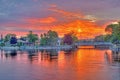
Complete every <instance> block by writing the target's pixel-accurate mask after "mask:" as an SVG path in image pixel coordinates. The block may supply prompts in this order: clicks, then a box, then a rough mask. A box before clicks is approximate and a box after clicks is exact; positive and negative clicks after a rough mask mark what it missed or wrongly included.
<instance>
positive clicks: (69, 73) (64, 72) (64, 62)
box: [0, 48, 120, 80]
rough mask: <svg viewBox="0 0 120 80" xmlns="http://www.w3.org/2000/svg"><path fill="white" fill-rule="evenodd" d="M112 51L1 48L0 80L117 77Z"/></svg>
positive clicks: (118, 71) (118, 69)
mask: <svg viewBox="0 0 120 80" xmlns="http://www.w3.org/2000/svg"><path fill="white" fill-rule="evenodd" d="M112 55H113V54H112V52H111V50H107V49H106V50H103V49H93V48H91V49H87V48H86V49H78V50H68V51H57V50H54V51H45V50H42V51H35V50H34V51H3V50H1V51H0V80H120V62H118V61H115V60H114V58H113V57H112Z"/></svg>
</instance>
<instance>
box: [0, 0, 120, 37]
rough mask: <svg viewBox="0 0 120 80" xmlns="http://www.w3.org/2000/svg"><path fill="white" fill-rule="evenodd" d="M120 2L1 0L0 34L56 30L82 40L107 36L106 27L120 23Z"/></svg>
mask: <svg viewBox="0 0 120 80" xmlns="http://www.w3.org/2000/svg"><path fill="white" fill-rule="evenodd" d="M119 19H120V0H0V34H4V35H5V34H7V33H16V34H17V35H18V36H21V35H25V34H27V32H28V31H30V30H32V31H33V32H35V33H37V34H40V33H44V32H47V31H48V30H50V29H51V30H55V31H57V32H58V33H59V36H63V35H64V34H65V33H68V32H70V31H74V32H75V33H76V34H77V36H78V37H79V38H93V37H94V36H96V35H100V34H105V32H104V28H105V26H106V25H107V24H109V23H111V22H114V21H119Z"/></svg>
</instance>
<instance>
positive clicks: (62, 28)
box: [51, 20, 105, 39]
mask: <svg viewBox="0 0 120 80" xmlns="http://www.w3.org/2000/svg"><path fill="white" fill-rule="evenodd" d="M51 29H52V30H55V31H57V32H58V33H59V35H60V36H63V35H64V34H66V33H69V32H71V31H72V32H75V34H76V35H77V37H78V38H80V39H86V38H94V37H95V36H97V35H100V34H104V33H105V31H104V27H101V26H98V25H97V24H95V23H92V22H89V21H83V20H75V21H72V22H69V23H65V24H63V25H57V26H53V27H52V28H51Z"/></svg>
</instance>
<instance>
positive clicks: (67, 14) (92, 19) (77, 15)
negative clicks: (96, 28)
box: [48, 5, 97, 22]
mask: <svg viewBox="0 0 120 80" xmlns="http://www.w3.org/2000/svg"><path fill="white" fill-rule="evenodd" d="M53 6H54V7H53ZM48 10H50V11H53V12H57V13H60V14H62V15H63V16H65V17H67V18H76V19H79V20H88V21H90V22H95V21H96V20H97V18H96V17H95V16H93V15H84V14H82V13H73V12H68V11H65V10H62V9H58V8H57V6H55V5H51V8H49V9H48Z"/></svg>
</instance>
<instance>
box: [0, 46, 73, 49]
mask: <svg viewBox="0 0 120 80" xmlns="http://www.w3.org/2000/svg"><path fill="white" fill-rule="evenodd" d="M73 48H74V47H73V46H72V45H62V46H20V47H18V46H15V47H14V46H4V47H0V50H49V49H50V50H55V49H58V50H62V49H65V50H66V49H67V50H68V49H73Z"/></svg>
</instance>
